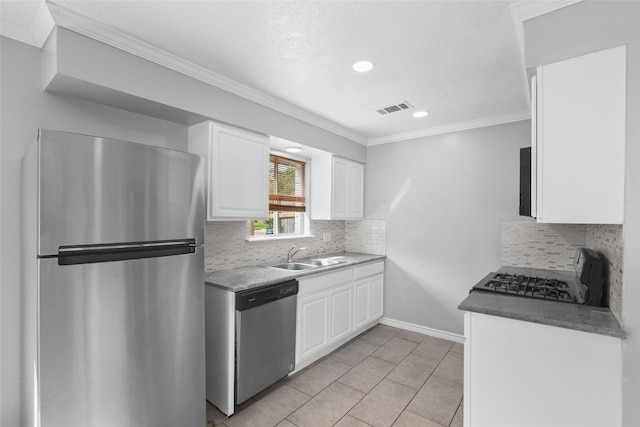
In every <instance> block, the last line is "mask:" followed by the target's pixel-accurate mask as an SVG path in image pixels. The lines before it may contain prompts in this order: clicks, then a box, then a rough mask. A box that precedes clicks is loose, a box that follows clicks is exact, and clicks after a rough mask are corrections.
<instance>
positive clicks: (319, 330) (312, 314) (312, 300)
mask: <svg viewBox="0 0 640 427" xmlns="http://www.w3.org/2000/svg"><path fill="white" fill-rule="evenodd" d="M328 311H329V293H328V292H322V293H320V294H316V295H306V296H298V313H297V318H298V320H297V323H298V324H297V325H296V326H297V328H296V331H297V332H296V334H297V335H298V339H297V341H296V347H298V349H297V350H298V351H296V353H297V355H298V354H299V356H300V357H305V356H307V355H309V354H312V353H313V352H314V351H315V350H317V349H318V348H322V347H324V346H326V345H327V344H328V343H329V333H328V323H329V322H328V319H329V313H328Z"/></svg>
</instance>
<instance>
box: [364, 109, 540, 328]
mask: <svg viewBox="0 0 640 427" xmlns="http://www.w3.org/2000/svg"><path fill="white" fill-rule="evenodd" d="M530 141H531V139H530V121H528V120H527V121H522V122H516V123H510V124H506V125H500V126H491V127H485V128H480V129H474V130H468V131H463V132H455V133H450V134H445V135H438V136H432V137H427V138H421V139H416V140H412V141H406V142H399V143H392V144H384V145H377V146H372V147H369V148H368V150H367V171H366V182H365V212H366V217H367V219H385V220H386V221H387V261H386V266H385V317H387V318H390V319H394V320H400V321H403V322H408V323H412V324H416V325H419V326H422V327H427V328H430V329H435V330H439V331H443V332H448V333H456V334H462V333H463V329H464V328H463V313H462V312H461V311H459V310H458V309H457V306H458V304H459V303H460V302H461V301H462V300H463V299H464V298H465V297H466V295H467V294H468V292H469V289H470V288H471V287H472V286H473V285H474V284H475V283H476V282H478V281H479V280H480V279H482V278H483V277H484V276H485V275H486V274H488V273H489V272H490V271H495V270H496V269H498V268H499V267H500V224H501V223H502V222H503V221H509V220H514V219H517V218H519V217H518V200H519V149H520V148H521V147H526V146H529V145H531V142H530Z"/></svg>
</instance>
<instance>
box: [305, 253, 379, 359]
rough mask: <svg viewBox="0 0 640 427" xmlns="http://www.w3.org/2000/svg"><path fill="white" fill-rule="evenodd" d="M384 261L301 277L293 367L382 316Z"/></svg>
mask: <svg viewBox="0 0 640 427" xmlns="http://www.w3.org/2000/svg"><path fill="white" fill-rule="evenodd" d="M383 272H384V261H378V262H374V263H370V264H365V265H362V266H357V267H355V268H345V269H342V270H338V271H335V272H332V273H327V274H321V275H317V276H311V277H308V278H300V279H298V282H299V291H298V313H297V324H296V334H297V337H296V370H300V369H302V368H304V367H305V366H307V365H309V364H311V363H312V362H314V361H316V360H318V359H319V358H321V357H323V356H325V355H326V354H328V353H330V352H331V351H333V350H335V349H336V348H338V347H340V346H341V345H342V344H344V343H346V342H347V341H349V340H350V339H351V338H353V337H355V336H356V335H357V334H358V333H360V332H362V331H363V330H365V329H367V328H369V327H371V326H373V325H375V324H376V323H377V322H378V319H379V318H380V317H382V315H383V312H384V309H383V302H382V298H383V291H384V285H383V284H384V279H383V274H382V273H383Z"/></svg>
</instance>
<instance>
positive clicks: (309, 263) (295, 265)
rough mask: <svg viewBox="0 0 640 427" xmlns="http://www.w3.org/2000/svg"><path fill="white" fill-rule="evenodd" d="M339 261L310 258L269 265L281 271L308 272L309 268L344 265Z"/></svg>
mask: <svg viewBox="0 0 640 427" xmlns="http://www.w3.org/2000/svg"><path fill="white" fill-rule="evenodd" d="M345 262H346V261H341V260H337V259H332V258H312V259H304V260H302V261H291V262H283V263H282V264H276V265H270V267H271V268H279V269H281V270H308V269H310V268H318V267H328V266H330V265H336V264H344V263H345Z"/></svg>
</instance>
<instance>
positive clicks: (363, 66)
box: [353, 61, 375, 73]
mask: <svg viewBox="0 0 640 427" xmlns="http://www.w3.org/2000/svg"><path fill="white" fill-rule="evenodd" d="M374 65H375V64H374V63H373V62H371V61H358V62H356V63H355V64H353V69H354V71H357V72H359V73H366V72H367V71H371V70H372V69H373V66H374Z"/></svg>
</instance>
